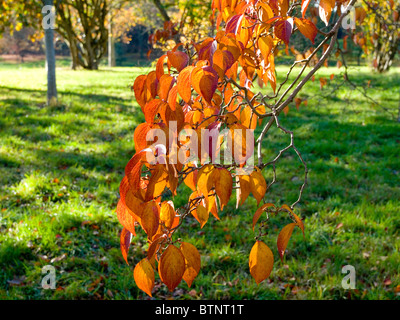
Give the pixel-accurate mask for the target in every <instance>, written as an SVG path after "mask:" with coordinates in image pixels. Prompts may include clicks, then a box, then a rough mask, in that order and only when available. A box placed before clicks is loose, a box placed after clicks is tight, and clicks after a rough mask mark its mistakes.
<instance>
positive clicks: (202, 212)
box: [192, 204, 210, 229]
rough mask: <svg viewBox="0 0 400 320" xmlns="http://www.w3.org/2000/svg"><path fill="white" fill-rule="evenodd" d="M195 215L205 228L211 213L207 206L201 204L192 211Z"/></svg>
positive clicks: (201, 226)
mask: <svg viewBox="0 0 400 320" xmlns="http://www.w3.org/2000/svg"><path fill="white" fill-rule="evenodd" d="M192 215H193V217H195V219H196V220H197V221H198V222H199V223H200V228H201V229H203V227H204V225H205V224H206V223H207V221H208V218H209V217H210V213H209V212H208V210H207V208H206V207H204V206H203V205H202V204H199V205H198V206H197V207H196V209H195V210H193V211H192Z"/></svg>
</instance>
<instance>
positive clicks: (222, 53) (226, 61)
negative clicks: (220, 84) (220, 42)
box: [213, 49, 235, 80]
mask: <svg viewBox="0 0 400 320" xmlns="http://www.w3.org/2000/svg"><path fill="white" fill-rule="evenodd" d="M234 63H235V58H234V57H233V55H232V53H231V52H229V51H227V50H220V49H218V50H217V51H215V52H214V56H213V67H214V69H215V71H217V73H218V76H219V78H220V79H221V80H223V79H224V76H225V72H226V71H227V70H228V69H229V68H230V67H232V65H233V64H234Z"/></svg>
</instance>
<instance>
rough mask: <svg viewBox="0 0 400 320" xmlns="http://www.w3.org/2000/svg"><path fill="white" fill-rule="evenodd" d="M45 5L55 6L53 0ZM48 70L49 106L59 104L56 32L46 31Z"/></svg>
mask: <svg viewBox="0 0 400 320" xmlns="http://www.w3.org/2000/svg"><path fill="white" fill-rule="evenodd" d="M44 4H45V5H50V6H53V0H44ZM45 45H46V70H47V105H55V104H57V85H56V55H55V50H54V30H53V29H52V28H47V29H45Z"/></svg>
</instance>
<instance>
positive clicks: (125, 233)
mask: <svg viewBox="0 0 400 320" xmlns="http://www.w3.org/2000/svg"><path fill="white" fill-rule="evenodd" d="M131 240H132V233H130V232H129V230H127V229H125V228H123V229H122V231H121V235H120V241H119V243H120V247H121V252H122V256H123V257H124V260H125V261H126V263H127V264H128V265H129V262H128V251H129V247H130V245H131Z"/></svg>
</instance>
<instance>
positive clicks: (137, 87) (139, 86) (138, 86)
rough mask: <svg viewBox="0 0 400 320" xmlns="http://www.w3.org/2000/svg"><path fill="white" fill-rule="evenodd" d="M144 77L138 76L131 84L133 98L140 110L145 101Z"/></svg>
mask: <svg viewBox="0 0 400 320" xmlns="http://www.w3.org/2000/svg"><path fill="white" fill-rule="evenodd" d="M146 78H147V76H146V75H140V76H138V77H137V78H136V79H135V82H134V84H133V91H134V93H135V98H136V101H137V103H138V104H139V106H140V107H141V108H142V110H143V107H144V106H145V104H146V102H147V100H146V86H145V84H146Z"/></svg>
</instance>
